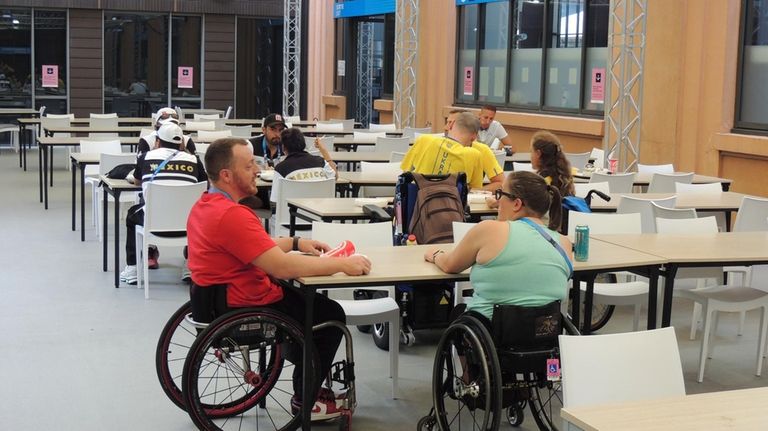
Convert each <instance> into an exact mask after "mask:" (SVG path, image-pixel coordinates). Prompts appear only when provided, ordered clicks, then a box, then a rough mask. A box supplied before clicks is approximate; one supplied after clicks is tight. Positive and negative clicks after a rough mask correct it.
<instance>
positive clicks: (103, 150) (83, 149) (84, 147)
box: [78, 140, 136, 226]
mask: <svg viewBox="0 0 768 431" xmlns="http://www.w3.org/2000/svg"><path fill="white" fill-rule="evenodd" d="M78 152H80V153H84V154H94V155H96V154H121V153H122V152H123V148H122V146H121V145H120V141H119V140H115V141H80V147H79V148H78ZM129 163H136V159H135V157H134V159H133V162H129ZM113 167H114V166H113ZM110 169H111V168H110ZM106 172H109V171H105V172H104V173H106ZM100 173H102V172H101V165H100V164H98V165H86V166H85V169H84V170H83V175H85V184H86V185H87V186H89V187H90V188H91V209H92V211H91V225H92V226H97V225H98V220H99V215H98V201H99V199H98V195H97V193H98V190H97V188H98V185H99V182H100V180H99V174H100Z"/></svg>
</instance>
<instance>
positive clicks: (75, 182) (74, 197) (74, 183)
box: [70, 159, 77, 232]
mask: <svg viewBox="0 0 768 431" xmlns="http://www.w3.org/2000/svg"><path fill="white" fill-rule="evenodd" d="M70 162H71V164H72V232H74V231H75V218H76V213H77V211H76V210H75V200H76V196H75V195H76V194H77V193H76V192H75V189H76V188H77V181H76V180H75V176H76V172H77V171H76V170H75V160H74V159H70Z"/></svg>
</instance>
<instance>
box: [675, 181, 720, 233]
mask: <svg viewBox="0 0 768 431" xmlns="http://www.w3.org/2000/svg"><path fill="white" fill-rule="evenodd" d="M675 193H689V194H697V193H699V194H710V195H720V194H722V193H723V187H722V185H720V183H705V184H687V183H675ZM699 213H700V214H701V215H707V214H711V215H714V216H715V217H716V218H717V226H718V229H719V230H721V231H723V232H725V231H727V230H728V228H729V227H728V226H726V225H725V212H723V211H700V212H699Z"/></svg>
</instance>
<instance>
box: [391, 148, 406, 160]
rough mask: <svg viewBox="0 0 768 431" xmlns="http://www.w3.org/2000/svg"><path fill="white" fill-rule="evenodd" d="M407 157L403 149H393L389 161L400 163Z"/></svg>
mask: <svg viewBox="0 0 768 431" xmlns="http://www.w3.org/2000/svg"><path fill="white" fill-rule="evenodd" d="M404 158H405V153H403V152H401V151H392V153H391V154H390V155H389V162H390V163H395V162H397V163H400V162H402V161H403V159H404Z"/></svg>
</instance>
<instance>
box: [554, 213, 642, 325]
mask: <svg viewBox="0 0 768 431" xmlns="http://www.w3.org/2000/svg"><path fill="white" fill-rule="evenodd" d="M578 225H587V226H589V233H590V235H593V234H620V233H626V234H635V233H641V232H642V219H641V217H640V214H639V213H631V214H604V213H582V212H575V211H571V212H570V213H569V214H568V236H569V237H571V238H573V237H574V231H575V229H576V226H578ZM580 288H581V290H582V292H584V291H586V288H587V285H586V283H582V284H581V286H580ZM593 294H594V295H593V303H594V304H606V305H614V306H619V305H631V306H632V307H633V308H634V314H633V320H632V328H633V330H635V331H637V330H638V328H639V326H640V311H641V308H642V306H643V304H647V303H648V283H647V282H645V281H628V282H620V283H595V285H594V291H593Z"/></svg>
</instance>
